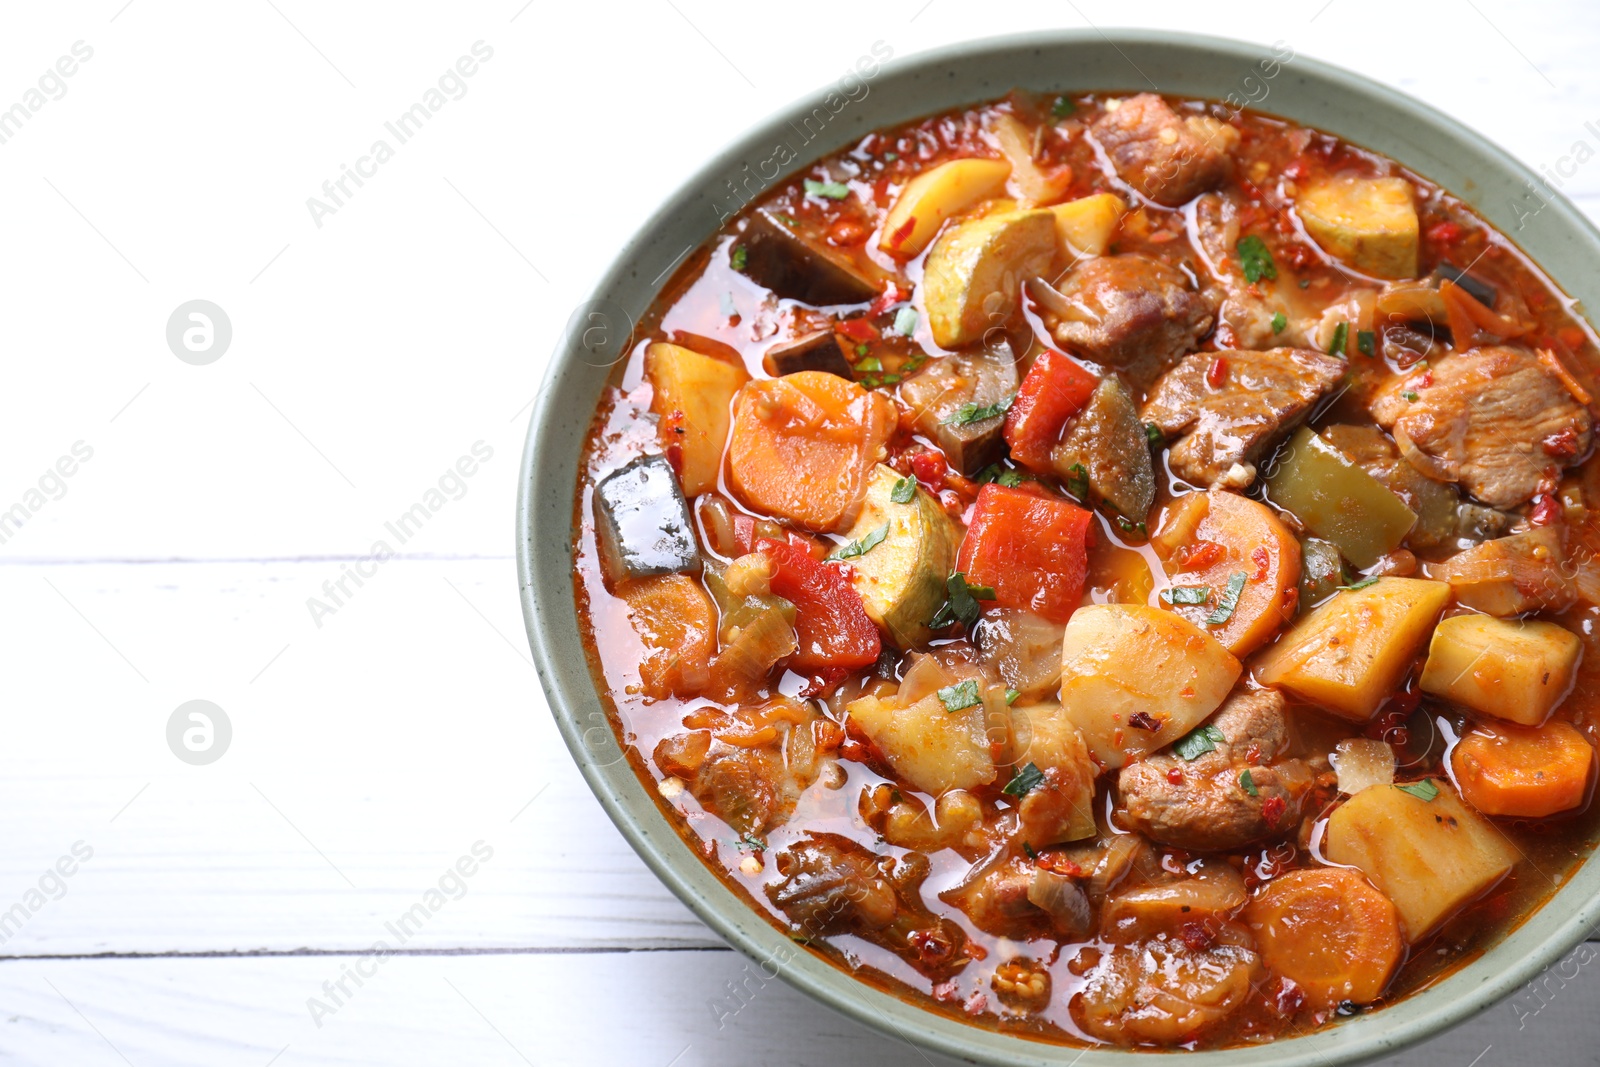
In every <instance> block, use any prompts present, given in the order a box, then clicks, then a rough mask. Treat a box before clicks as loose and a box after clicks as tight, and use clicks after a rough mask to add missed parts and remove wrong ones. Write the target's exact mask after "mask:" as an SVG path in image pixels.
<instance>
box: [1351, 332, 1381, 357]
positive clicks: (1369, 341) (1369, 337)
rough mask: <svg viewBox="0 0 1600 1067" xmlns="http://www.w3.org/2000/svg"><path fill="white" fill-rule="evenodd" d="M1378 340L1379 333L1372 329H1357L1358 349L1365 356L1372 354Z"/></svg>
mask: <svg viewBox="0 0 1600 1067" xmlns="http://www.w3.org/2000/svg"><path fill="white" fill-rule="evenodd" d="M1377 340H1378V338H1377V335H1376V334H1374V333H1373V332H1372V331H1371V330H1357V331H1356V351H1357V352H1360V353H1361V354H1362V355H1363V356H1370V355H1372V353H1373V351H1374V350H1375V348H1376V346H1377Z"/></svg>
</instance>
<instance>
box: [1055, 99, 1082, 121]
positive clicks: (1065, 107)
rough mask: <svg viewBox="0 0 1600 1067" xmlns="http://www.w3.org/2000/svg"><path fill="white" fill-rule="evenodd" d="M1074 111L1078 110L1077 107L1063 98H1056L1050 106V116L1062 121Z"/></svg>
mask: <svg viewBox="0 0 1600 1067" xmlns="http://www.w3.org/2000/svg"><path fill="white" fill-rule="evenodd" d="M1076 110H1078V105H1077V104H1074V103H1073V102H1072V101H1071V100H1068V99H1067V98H1066V97H1064V96H1058V97H1056V102H1055V103H1053V104H1051V105H1050V114H1052V115H1054V116H1055V117H1056V118H1058V119H1064V118H1066V117H1067V116H1068V115H1070V114H1072V113H1073V112H1074V111H1076Z"/></svg>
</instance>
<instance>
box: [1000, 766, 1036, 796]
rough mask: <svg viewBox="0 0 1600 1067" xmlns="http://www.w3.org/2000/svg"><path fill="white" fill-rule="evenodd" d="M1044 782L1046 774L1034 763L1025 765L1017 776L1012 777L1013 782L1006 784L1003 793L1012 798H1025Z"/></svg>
mask: <svg viewBox="0 0 1600 1067" xmlns="http://www.w3.org/2000/svg"><path fill="white" fill-rule="evenodd" d="M1042 781H1044V772H1043V771H1041V770H1040V769H1039V768H1038V767H1037V766H1035V765H1034V764H1032V763H1029V764H1025V765H1024V766H1023V767H1022V768H1021V769H1020V770H1018V771H1017V773H1016V774H1014V775H1012V776H1011V781H1009V782H1007V783H1006V787H1005V788H1004V789H1002V790H1001V792H1002V793H1004V794H1006V795H1007V796H1012V797H1025V796H1027V795H1028V793H1029V792H1031V791H1032V790H1034V789H1036V788H1037V787H1038V785H1039V783H1040V782H1042Z"/></svg>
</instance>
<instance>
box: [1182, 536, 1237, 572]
mask: <svg viewBox="0 0 1600 1067" xmlns="http://www.w3.org/2000/svg"><path fill="white" fill-rule="evenodd" d="M1226 554H1227V550H1226V549H1224V548H1223V547H1222V546H1221V545H1219V544H1217V543H1216V542H1215V541H1196V542H1194V543H1193V544H1190V545H1185V546H1183V550H1182V551H1181V552H1179V553H1178V566H1180V567H1182V568H1183V569H1184V570H1186V571H1199V570H1204V569H1206V568H1207V567H1209V566H1211V565H1212V564H1213V563H1216V562H1218V561H1219V560H1221V559H1222V557H1223V556H1224V555H1226Z"/></svg>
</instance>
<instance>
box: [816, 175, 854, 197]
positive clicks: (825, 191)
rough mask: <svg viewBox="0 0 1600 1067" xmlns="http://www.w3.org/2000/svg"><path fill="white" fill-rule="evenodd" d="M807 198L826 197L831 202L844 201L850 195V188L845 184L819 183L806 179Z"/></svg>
mask: <svg viewBox="0 0 1600 1067" xmlns="http://www.w3.org/2000/svg"><path fill="white" fill-rule="evenodd" d="M806 195H807V196H825V197H827V198H828V199H829V200H843V199H844V198H845V197H847V196H849V195H850V187H849V186H848V185H846V184H844V183H843V182H819V181H813V180H811V179H810V178H807V179H806Z"/></svg>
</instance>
